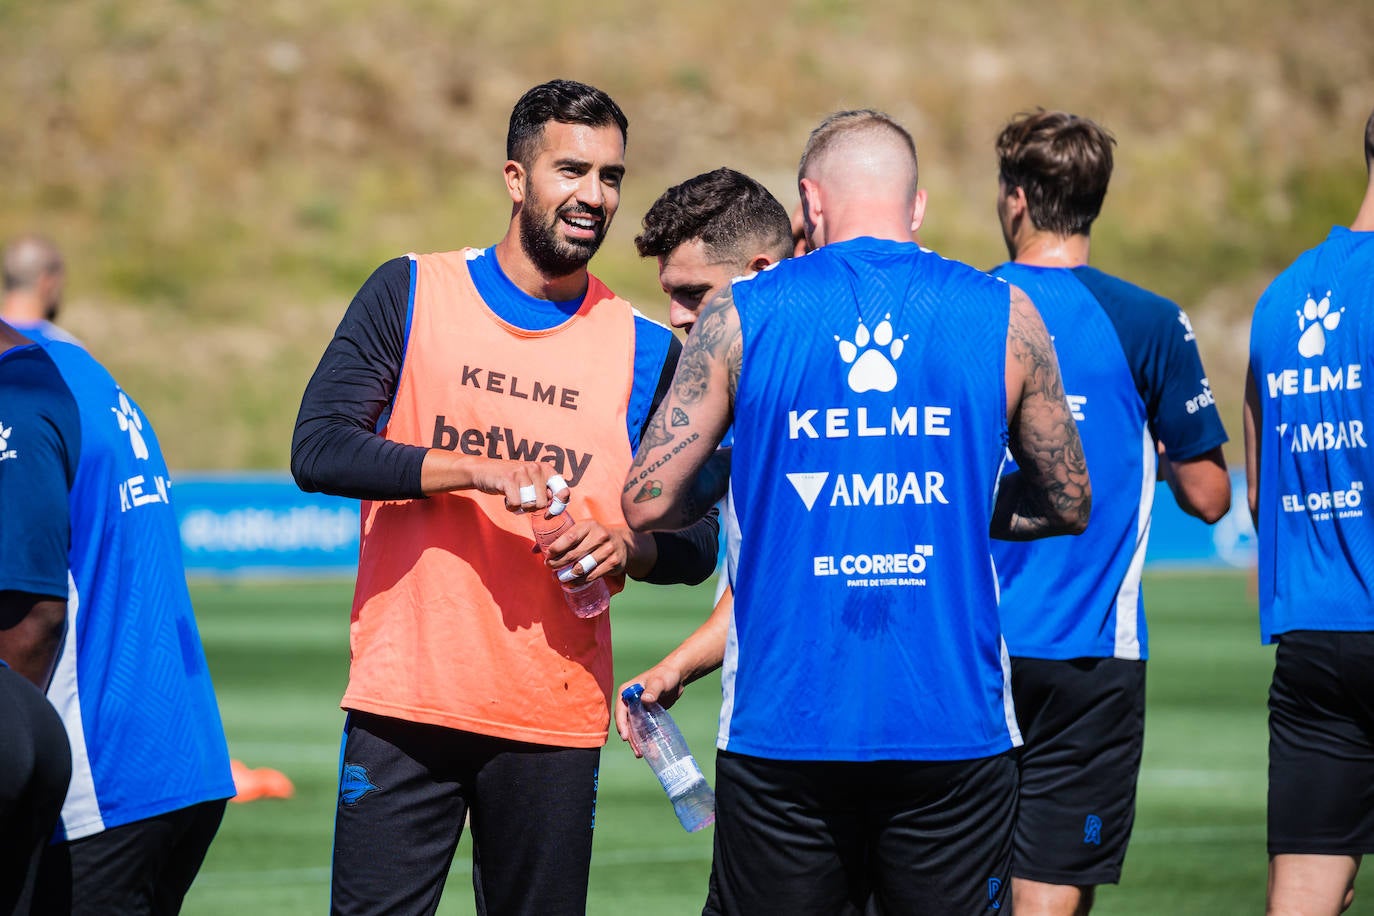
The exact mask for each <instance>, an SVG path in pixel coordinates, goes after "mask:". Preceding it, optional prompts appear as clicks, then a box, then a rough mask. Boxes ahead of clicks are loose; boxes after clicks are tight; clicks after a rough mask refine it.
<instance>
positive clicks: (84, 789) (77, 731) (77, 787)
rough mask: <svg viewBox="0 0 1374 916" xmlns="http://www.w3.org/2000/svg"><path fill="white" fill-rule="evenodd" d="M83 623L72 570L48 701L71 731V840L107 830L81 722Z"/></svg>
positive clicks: (67, 817)
mask: <svg viewBox="0 0 1374 916" xmlns="http://www.w3.org/2000/svg"><path fill="white" fill-rule="evenodd" d="M80 620H81V596H80V595H79V594H77V591H76V581H75V580H74V579H73V578H72V574H71V571H70V570H68V571H67V637H66V639H64V640H62V653H61V655H59V656H58V658H57V668H56V670H55V671H54V672H53V676H52V683H51V684H49V685H48V701H49V702H51V703H52V705H53V707H54V708H56V710H57V712H58V714H60V715H61V716H62V724H63V725H65V726H66V727H67V740H68V742H70V743H71V746H72V781H71V785H70V786H68V788H67V800H66V802H64V803H63V805H62V830H63V832H64V834H65V835H66V838H67V839H69V840H78V839H80V838H81V837H85V836H91V835H92V834H96V833H100V832H101V831H102V830H104V829H105V821H104V819H103V818H102V817H101V816H100V803H99V800H98V799H97V798H96V794H95V778H94V775H93V774H92V772H91V758H90V754H89V753H88V752H87V749H86V728H85V726H84V725H83V724H82V721H81V692H80V686H79V685H78V684H77V681H76V656H77V645H76V634H77V630H78V626H77V624H78V623H79V622H80Z"/></svg>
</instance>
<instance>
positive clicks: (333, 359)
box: [291, 258, 720, 584]
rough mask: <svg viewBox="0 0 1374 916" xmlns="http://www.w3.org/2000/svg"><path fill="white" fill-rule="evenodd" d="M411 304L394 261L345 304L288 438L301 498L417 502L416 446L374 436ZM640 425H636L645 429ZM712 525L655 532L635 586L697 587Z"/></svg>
mask: <svg viewBox="0 0 1374 916" xmlns="http://www.w3.org/2000/svg"><path fill="white" fill-rule="evenodd" d="M409 304H410V261H409V259H408V258H395V259H393V260H391V261H388V262H386V263H385V264H383V265H382V266H381V267H379V268H377V270H376V271H375V272H373V274H372V276H371V277H369V278H368V280H367V282H366V283H364V284H363V286H362V288H361V289H360V290H359V291H358V294H357V295H356V296H354V297H353V301H352V302H351V303H350V304H349V306H348V310H347V311H346V312H345V313H344V317H343V320H342V321H341V322H340V323H339V327H338V329H337V330H336V331H335V333H334V338H333V339H332V340H331V341H330V342H329V345H328V347H326V348H325V351H324V355H323V356H322V357H321V359H320V363H319V366H318V367H317V368H316V369H315V374H314V375H313V376H312V377H311V379H310V382H309V383H308V384H307V385H306V388H305V393H304V395H303V396H302V398H301V408H300V412H299V413H298V414H297V417H296V428H295V432H294V434H293V435H292V438H291V474H292V476H294V477H295V479H296V483H297V485H298V486H300V488H301V489H302V490H305V491H307V492H323V493H330V494H333V495H336V496H347V497H352V498H354V499H375V500H382V499H418V498H423V497H424V493H423V492H422V490H421V486H420V468H421V465H422V464H423V463H424V459H425V454H426V453H427V452H428V451H429V449H427V448H426V447H424V446H419V445H406V444H404V443H400V442H393V441H390V440H388V439H385V438H383V437H382V436H380V435H378V434H377V432H376V430H377V429H378V427H379V420H381V418H382V415H383V413H384V412H385V411H386V410H387V409H388V407H389V405H390V403H391V399H392V397H393V395H394V393H395V391H396V386H397V383H398V381H399V378H400V373H401V366H402V362H403V359H404V355H405V323H406V315H407V312H408V309H409ZM681 352H682V346H681V344H680V343H678V342H677V340H676V339H674V340H673V341H672V345H671V347H670V348H669V351H668V356H667V359H665V360H664V364H663V371H662V373H661V374H660V376H659V381H658V386H657V390H656V391H655V393H654V399H653V407H652V408H651V409H650V411H649V413H648V415H647V416H648V417H652V416H653V412H654V410H655V409H656V408H657V406H658V403H659V401H661V400H662V398H663V396H664V394H666V392H667V390H668V386H669V384H670V383H671V381H672V377H673V371H674V369H676V367H677V359H678V356H679V355H680V354H681ZM647 424H648V419H647V418H646V420H645V425H647ZM719 533H720V520H719V515H718V513H717V512H716V511H715V510H712V512H711V513H710V514H709V515H708V516H707V517H706V518H703V519H702V520H701V521H699V522H697V523H696V524H694V525H692V526H690V527H688V528H685V529H683V530H682V531H674V532H655V533H654V541H655V544H656V546H657V548H658V561H657V563H655V565H654V567H653V569H652V570H650V572H649V573H648V574H647V575H646V576H644V577H643V578H644V581H646V582H652V583H655V584H674V583H689V584H695V583H698V582H701V581H704V580H705V579H706V578H707V577H708V576H710V575H711V573H712V572H713V571H714V570H715V567H716V556H717V549H718V543H719V541H718V538H719Z"/></svg>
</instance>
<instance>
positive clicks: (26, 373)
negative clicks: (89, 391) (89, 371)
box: [0, 344, 85, 405]
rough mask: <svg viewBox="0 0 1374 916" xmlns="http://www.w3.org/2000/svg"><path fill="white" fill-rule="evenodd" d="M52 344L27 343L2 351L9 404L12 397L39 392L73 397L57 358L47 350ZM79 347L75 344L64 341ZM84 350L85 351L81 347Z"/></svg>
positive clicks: (1, 381) (0, 372)
mask: <svg viewBox="0 0 1374 916" xmlns="http://www.w3.org/2000/svg"><path fill="white" fill-rule="evenodd" d="M52 346H53V345H52V344H41V345H40V344H25V345H23V346H19V347H12V348H11V349H9V350H6V351H4V352H3V353H0V389H3V390H4V391H5V398H4V401H5V403H6V404H7V405H8V404H10V403H13V399H15V398H19V397H24V396H32V395H37V397H38V399H40V400H43V399H47V398H50V397H52V396H54V395H57V396H60V397H65V398H67V399H70V398H71V389H70V387H69V386H68V385H67V382H66V380H65V379H64V378H63V376H62V371H61V370H60V369H59V368H58V366H57V363H56V361H55V360H54V359H53V357H52V355H51V354H50V353H49V352H48V350H49V348H50V347H52ZM63 346H68V347H73V348H75V349H78V350H80V349H81V348H80V347H79V346H78V345H76V344H63ZM81 352H83V353H84V352H85V351H84V350H82V351H81Z"/></svg>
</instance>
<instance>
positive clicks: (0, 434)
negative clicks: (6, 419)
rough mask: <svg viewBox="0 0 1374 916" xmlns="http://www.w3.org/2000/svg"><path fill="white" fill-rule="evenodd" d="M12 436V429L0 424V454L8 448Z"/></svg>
mask: <svg viewBox="0 0 1374 916" xmlns="http://www.w3.org/2000/svg"><path fill="white" fill-rule="evenodd" d="M13 435H14V427H13V426H6V425H5V424H4V423H0V452H3V451H5V450H6V449H8V448H9V447H10V436H13Z"/></svg>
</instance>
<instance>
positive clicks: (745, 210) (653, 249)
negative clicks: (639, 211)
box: [635, 167, 792, 260]
mask: <svg viewBox="0 0 1374 916" xmlns="http://www.w3.org/2000/svg"><path fill="white" fill-rule="evenodd" d="M692 239H701V241H702V244H704V245H705V246H706V249H707V251H708V252H709V253H710V254H711V255H712V256H713V257H718V258H720V259H722V260H738V259H740V258H747V257H750V256H751V255H753V254H754V252H752V251H750V252H746V251H741V248H743V247H744V246H745V245H746V243H750V242H755V241H756V242H757V243H759V244H761V245H763V246H764V247H766V248H768V249H769V250H771V251H772V252H773V253H775V254H776V255H777V256H778V259H779V260H781V259H782V258H784V257H786V256H787V255H789V254H790V253H791V252H792V219H791V217H789V216H788V215H787V209H786V208H785V207H783V205H782V204H781V203H779V202H778V199H777V198H776V197H774V196H773V195H772V194H771V193H769V191H768V189H767V188H765V187H764V186H763V185H761V184H759V183H758V182H757V181H755V180H754V179H752V178H750V177H749V176H748V175H745V174H743V173H742V172H737V171H735V170H734V169H729V168H724V167H722V168H718V169H716V170H714V171H711V172H706V173H704V174H701V175H697V176H696V177H695V178H689V179H687V180H686V181H684V182H682V183H681V184H676V185H673V186H672V187H671V188H669V189H668V190H666V191H664V192H663V194H661V195H660V196H659V198H658V200H656V201H654V203H653V206H651V207H650V208H649V212H647V213H645V214H644V231H643V232H641V233H640V234H639V235H637V236H635V248H637V249H638V250H639V254H640V257H644V258H649V257H660V258H661V257H666V256H667V255H669V254H671V253H672V252H673V251H674V250H675V249H676V248H677V247H678V246H679V245H681V244H683V243H684V242H690V241H691V240H692Z"/></svg>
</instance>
